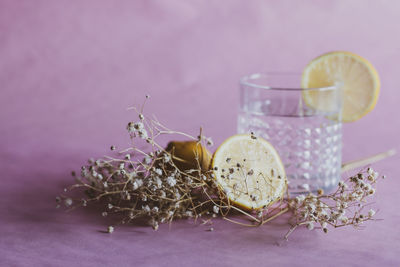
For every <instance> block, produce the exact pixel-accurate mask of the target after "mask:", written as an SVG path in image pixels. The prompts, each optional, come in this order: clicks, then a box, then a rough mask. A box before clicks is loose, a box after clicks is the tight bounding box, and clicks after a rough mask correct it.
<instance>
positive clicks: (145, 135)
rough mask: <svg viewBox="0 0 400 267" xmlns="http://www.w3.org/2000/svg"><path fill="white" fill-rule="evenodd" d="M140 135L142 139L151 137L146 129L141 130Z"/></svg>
mask: <svg viewBox="0 0 400 267" xmlns="http://www.w3.org/2000/svg"><path fill="white" fill-rule="evenodd" d="M138 135H139V137H140V138H142V139H147V138H148V137H149V136H148V134H147V131H146V130H145V129H142V130H139V131H138Z"/></svg>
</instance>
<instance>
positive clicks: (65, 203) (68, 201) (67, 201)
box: [64, 198, 73, 207]
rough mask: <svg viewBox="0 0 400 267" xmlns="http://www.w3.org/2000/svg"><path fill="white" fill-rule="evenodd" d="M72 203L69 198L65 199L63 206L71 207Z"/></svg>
mask: <svg viewBox="0 0 400 267" xmlns="http://www.w3.org/2000/svg"><path fill="white" fill-rule="evenodd" d="M72 203H73V201H72V199H70V198H66V199H65V200H64V205H65V206H66V207H69V206H71V205H72Z"/></svg>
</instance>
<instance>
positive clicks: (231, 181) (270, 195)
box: [211, 134, 287, 210]
mask: <svg viewBox="0 0 400 267" xmlns="http://www.w3.org/2000/svg"><path fill="white" fill-rule="evenodd" d="M211 164H212V168H213V169H212V170H213V174H214V177H215V179H216V181H217V184H218V186H219V187H220V188H222V190H224V191H225V193H226V195H227V197H228V199H229V200H230V201H231V202H232V203H233V204H235V205H236V206H240V207H242V208H244V209H247V210H252V209H260V208H263V207H266V206H268V205H270V204H272V203H274V202H275V201H277V200H280V199H281V198H282V197H283V195H284V193H285V192H286V187H287V180H286V174H285V169H284V167H283V164H282V161H281V159H280V157H279V155H278V153H277V152H276V150H275V149H274V147H273V146H272V145H271V144H270V143H269V142H267V141H266V140H264V139H262V138H260V137H255V136H253V135H249V134H239V135H234V136H232V137H229V138H228V139H226V140H225V141H224V142H223V143H222V144H221V145H220V146H219V147H218V148H217V150H216V151H215V153H214V156H213V159H212V163H211Z"/></svg>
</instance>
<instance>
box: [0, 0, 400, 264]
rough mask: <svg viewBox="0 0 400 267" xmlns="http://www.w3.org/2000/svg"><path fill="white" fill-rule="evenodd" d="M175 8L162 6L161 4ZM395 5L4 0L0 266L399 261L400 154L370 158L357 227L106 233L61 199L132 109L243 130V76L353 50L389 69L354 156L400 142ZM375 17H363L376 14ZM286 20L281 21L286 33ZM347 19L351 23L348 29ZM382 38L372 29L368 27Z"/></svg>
mask: <svg viewBox="0 0 400 267" xmlns="http://www.w3.org/2000/svg"><path fill="white" fill-rule="evenodd" d="M167 2H168V3H167ZM399 8H400V2H399V1H379V3H377V2H369V3H368V5H366V4H365V1H363V0H354V1H346V0H338V1H329V2H328V1H320V2H318V3H317V2H316V1H312V0H305V1H301V3H300V1H298V2H297V1H296V2H295V1H286V0H283V1H264V0H263V1H258V0H254V1H236V0H235V1H230V0H229V1H207V2H205V1H179V0H170V1H162V0H161V1H160V0H157V1H118V4H117V3H115V1H114V2H111V1H99V0H88V1H84V2H79V3H78V2H71V1H62V0H61V1H46V0H41V1H28V0H26V1H25V0H21V1H6V0H5V1H0V87H1V88H0V170H1V174H0V177H1V185H0V266H99V265H102V266H243V265H244V266H400V257H399V255H400V227H399V223H400V215H399V214H400V213H399V211H398V200H399V193H398V192H397V190H398V188H400V180H399V179H398V178H399V176H400V167H399V159H400V157H399V155H396V156H394V157H391V158H388V159H386V160H384V161H381V162H379V163H376V164H374V165H373V167H374V169H376V170H377V171H378V172H380V173H381V174H385V175H387V177H388V179H387V180H385V181H383V182H382V183H379V184H378V189H377V193H376V198H375V200H374V202H375V203H374V204H373V207H375V209H377V210H378V213H377V215H376V217H377V218H381V219H383V220H381V221H376V222H368V223H365V225H364V226H365V227H363V228H362V229H353V228H351V227H349V228H343V229H336V230H335V229H332V230H331V231H330V232H329V233H328V234H324V233H322V232H321V231H319V230H315V231H308V230H307V229H304V228H302V229H298V230H296V231H295V232H294V233H293V234H292V235H291V236H290V240H289V242H285V241H283V239H282V237H283V235H284V234H285V233H286V231H287V230H288V228H289V226H288V224H287V218H285V217H281V218H279V219H277V220H275V221H273V222H272V223H271V224H268V225H265V226H263V227H259V228H247V227H243V226H239V225H235V224H232V223H229V222H226V221H222V220H218V219H217V220H214V224H213V226H212V227H213V228H214V231H212V232H210V231H207V230H208V228H209V226H204V225H200V224H195V223H194V222H193V221H190V220H182V221H177V222H175V223H173V224H172V225H171V226H170V227H169V226H168V225H163V226H162V227H160V229H159V230H158V231H157V232H155V231H153V230H152V229H150V228H149V227H144V226H142V225H130V226H123V227H116V229H115V232H114V233H113V234H106V233H104V230H105V229H106V228H107V226H108V225H109V224H110V223H111V222H110V220H111V218H103V217H102V216H101V215H100V213H101V212H100V211H99V210H96V209H94V208H88V209H86V210H83V209H77V210H74V211H72V212H68V213H67V212H65V211H63V210H60V209H56V208H55V206H56V203H55V197H56V196H57V195H58V194H60V193H61V192H62V190H63V188H64V187H66V186H68V185H70V184H71V183H72V182H73V180H72V178H71V177H70V172H71V170H77V169H79V167H80V166H81V165H82V164H84V163H85V162H86V161H87V159H88V158H90V157H97V156H102V155H104V154H106V153H108V148H109V146H110V145H112V144H115V145H117V146H119V147H123V146H126V145H127V144H128V142H129V140H128V138H127V134H126V133H125V127H126V123H127V122H128V121H130V120H132V113H131V112H129V111H128V112H127V111H126V108H127V107H129V106H132V105H133V104H135V105H140V104H141V103H142V102H143V99H144V95H145V94H147V93H149V94H150V95H151V96H152V97H151V99H150V100H149V101H148V103H147V104H146V107H145V111H146V112H147V113H149V114H155V115H156V116H157V117H158V118H159V120H160V121H161V122H163V123H164V124H165V125H167V126H169V127H171V128H173V129H176V130H181V131H185V132H189V133H191V134H197V131H198V129H199V127H200V126H202V127H203V129H204V133H205V134H206V135H209V136H212V137H213V139H214V142H215V144H217V145H218V144H220V143H221V142H222V141H223V140H224V139H225V138H227V137H228V136H230V135H232V134H234V133H235V131H236V130H235V129H236V112H235V111H236V106H237V105H238V102H239V94H238V89H237V83H238V80H239V77H241V76H242V75H245V74H248V73H252V72H259V71H268V70H274V71H280V70H300V72H301V70H302V69H303V67H304V66H305V65H306V64H307V63H308V62H309V61H310V60H311V59H312V58H313V57H315V56H317V55H319V54H322V53H324V52H327V51H332V50H350V51H353V52H356V53H359V54H361V55H363V56H365V57H367V58H368V59H370V60H371V61H372V62H373V64H374V66H376V68H377V69H378V70H379V73H380V77H381V81H382V90H381V93H380V96H379V101H378V104H377V106H376V108H375V109H374V110H373V111H372V112H371V113H370V114H368V115H367V116H366V117H365V118H363V119H361V120H359V121H357V122H354V123H351V124H346V125H345V126H344V140H343V142H344V146H343V159H344V161H348V160H352V159H358V158H360V157H364V156H368V155H371V154H375V153H379V152H382V151H385V150H388V149H391V148H394V149H397V151H400V142H399V136H400V121H399V118H398V116H397V114H398V111H399V108H398V103H399V99H400V90H398V73H399V71H398V65H399V64H398V62H399V58H400V50H399V49H398V47H399V46H400V35H399V34H395V33H396V32H398V12H397V11H398V10H399ZM366 22H368V23H366ZM278 25H279V27H278ZM349 25H351V26H349ZM372 33H373V34H372Z"/></svg>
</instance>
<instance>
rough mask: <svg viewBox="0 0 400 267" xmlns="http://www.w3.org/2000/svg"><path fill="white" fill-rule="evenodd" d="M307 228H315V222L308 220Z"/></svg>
mask: <svg viewBox="0 0 400 267" xmlns="http://www.w3.org/2000/svg"><path fill="white" fill-rule="evenodd" d="M307 229H308V230H312V229H314V223H313V222H308V223H307Z"/></svg>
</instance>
